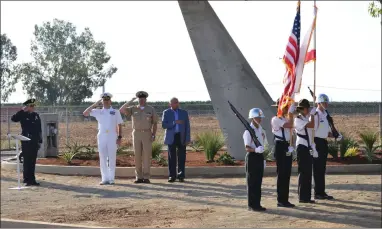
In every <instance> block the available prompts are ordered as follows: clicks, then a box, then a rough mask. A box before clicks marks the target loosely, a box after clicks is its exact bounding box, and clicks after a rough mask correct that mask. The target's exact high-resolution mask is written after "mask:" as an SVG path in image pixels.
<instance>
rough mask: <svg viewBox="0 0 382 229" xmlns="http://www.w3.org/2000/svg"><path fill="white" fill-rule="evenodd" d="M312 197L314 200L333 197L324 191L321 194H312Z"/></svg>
mask: <svg viewBox="0 0 382 229" xmlns="http://www.w3.org/2000/svg"><path fill="white" fill-rule="evenodd" d="M314 199H316V200H332V199H334V197H333V196H329V195H328V194H326V193H324V194H323V195H314Z"/></svg>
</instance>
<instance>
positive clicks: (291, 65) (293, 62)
mask: <svg viewBox="0 0 382 229" xmlns="http://www.w3.org/2000/svg"><path fill="white" fill-rule="evenodd" d="M300 31H301V16H300V1H298V2H297V13H296V16H295V18H294V22H293V28H292V32H291V34H290V36H289V39H288V44H287V47H286V51H285V54H284V57H283V62H284V64H285V67H286V72H285V76H284V80H283V83H284V91H283V94H282V96H281V98H280V102H279V104H278V105H279V106H278V111H277V115H278V116H281V115H282V109H283V108H284V107H285V106H289V105H290V104H291V103H293V102H294V101H293V97H294V95H293V94H294V86H295V81H296V66H297V62H298V59H299V53H300Z"/></svg>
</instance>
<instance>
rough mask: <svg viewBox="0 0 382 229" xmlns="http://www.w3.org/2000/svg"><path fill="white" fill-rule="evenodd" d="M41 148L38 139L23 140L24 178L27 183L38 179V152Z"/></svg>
mask: <svg viewBox="0 0 382 229" xmlns="http://www.w3.org/2000/svg"><path fill="white" fill-rule="evenodd" d="M39 148H40V145H39V143H38V141H35V140H31V141H24V142H21V149H22V152H23V159H24V162H23V178H24V182H25V183H33V182H35V181H36V177H35V168H36V160H37V153H38V150H39Z"/></svg>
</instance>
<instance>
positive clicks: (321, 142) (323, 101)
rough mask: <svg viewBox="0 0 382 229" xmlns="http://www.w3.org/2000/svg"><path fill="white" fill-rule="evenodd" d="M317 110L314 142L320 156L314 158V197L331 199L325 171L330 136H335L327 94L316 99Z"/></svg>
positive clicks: (339, 138) (339, 137)
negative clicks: (330, 122) (331, 124)
mask: <svg viewBox="0 0 382 229" xmlns="http://www.w3.org/2000/svg"><path fill="white" fill-rule="evenodd" d="M316 103H317V111H316V113H315V117H314V120H315V125H314V126H315V137H314V142H315V144H316V149H317V152H318V157H317V158H314V159H313V177H314V198H315V199H316V200H323V199H327V200H331V199H333V196H329V195H328V194H327V193H326V192H325V172H326V160H327V158H328V141H327V140H326V139H327V138H328V137H333V136H332V133H331V129H330V126H329V122H328V119H327V116H328V113H327V111H326V109H327V108H328V103H329V97H328V96H327V95H325V94H319V95H318V97H317V100H316ZM341 139H342V136H341V134H340V135H339V136H338V137H337V139H336V140H337V141H340V140H341Z"/></svg>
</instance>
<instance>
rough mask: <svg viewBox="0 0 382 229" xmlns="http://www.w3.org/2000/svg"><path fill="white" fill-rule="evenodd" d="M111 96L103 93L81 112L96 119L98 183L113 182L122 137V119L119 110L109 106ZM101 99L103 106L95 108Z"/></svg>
mask: <svg viewBox="0 0 382 229" xmlns="http://www.w3.org/2000/svg"><path fill="white" fill-rule="evenodd" d="M111 97H112V95H111V94H110V93H107V92H106V93H103V94H102V95H101V99H100V100H99V101H98V102H96V103H94V104H93V105H91V106H90V107H88V108H87V109H86V110H85V111H84V113H83V114H84V116H86V117H87V116H89V115H90V116H93V117H95V118H96V119H97V121H98V135H97V141H98V152H99V164H100V168H101V177H102V180H101V183H100V185H105V184H114V177H115V166H116V159H117V158H116V157H117V145H120V144H121V139H122V135H121V134H122V123H123V120H122V117H121V113H120V112H119V110H117V109H114V108H112V107H111ZM101 101H102V104H103V108H102V109H96V107H97V106H98V105H99V104H100V103H101Z"/></svg>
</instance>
